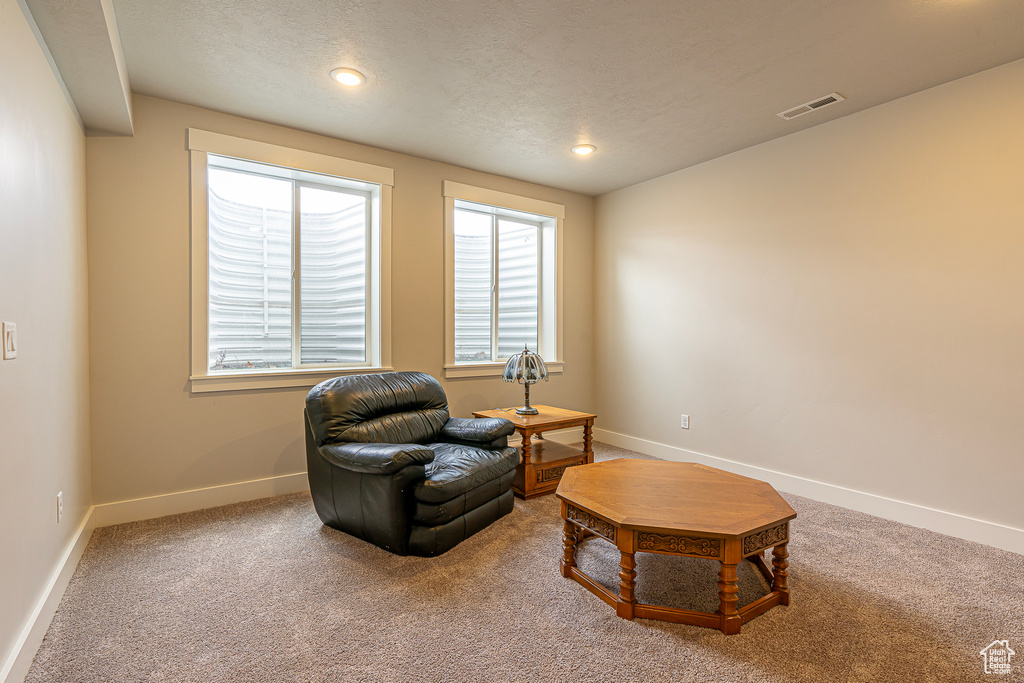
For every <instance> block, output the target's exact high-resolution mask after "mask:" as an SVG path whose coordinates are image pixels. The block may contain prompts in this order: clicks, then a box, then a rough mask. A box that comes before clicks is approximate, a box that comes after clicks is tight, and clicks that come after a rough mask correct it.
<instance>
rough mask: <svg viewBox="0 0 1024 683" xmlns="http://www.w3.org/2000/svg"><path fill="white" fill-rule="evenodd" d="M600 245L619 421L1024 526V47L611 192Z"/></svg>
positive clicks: (609, 411)
mask: <svg viewBox="0 0 1024 683" xmlns="http://www.w3.org/2000/svg"><path fill="white" fill-rule="evenodd" d="M839 106H842V105H839ZM596 252H597V256H596V261H595V277H596V282H597V295H596V296H597V298H596V310H597V311H598V313H597V317H598V321H597V325H596V333H595V336H596V338H597V339H598V344H597V366H598V367H606V366H611V365H613V364H614V366H615V367H616V368H617V370H616V371H615V372H614V373H610V374H607V375H602V379H601V380H599V381H598V387H597V392H598V396H599V402H598V413H600V414H601V423H602V424H601V425H600V426H602V427H605V428H607V429H610V430H613V431H616V432H620V433H623V434H627V435H631V436H634V437H641V438H644V439H649V440H651V441H655V442H659V443H662V444H669V445H671V446H675V447H679V448H683V449H689V450H692V451H696V452H698V453H704V454H708V455H712V456H717V457H720V458H727V459H731V460H735V461H738V462H740V463H746V464H750V465H754V466H758V467H763V468H769V469H772V470H776V471H779V472H783V473H787V474H792V475H797V476H800V477H806V478H809V479H813V480H816V481H820V482H825V483H828V484H835V485H839V486H843V487H848V488H850V489H854V490H857V491H862V492H867V493H874V494H878V495H881V496H887V497H890V498H893V499H896V500H901V501H906V502H910V503H915V504H918V505H923V506H929V507H932V508H936V509H939V510H944V511H948V512H953V513H956V514H960V515H967V516H970V517H976V518H979V519H982V520H987V521H991V522H996V523H1001V524H1004V525H1010V526H1014V527H1017V528H1024V497H1022V496H1021V482H1022V481H1024V459H1022V457H1021V453H1022V448H1024V419H1022V418H1021V411H1022V407H1024V362H1022V352H1024V61H1020V62H1015V63H1011V64H1009V65H1006V66H1003V67H1000V68H996V69H993V70H990V71H987V72H983V73H980V74H977V75H974V76H971V77H968V78H964V79H962V80H959V81H955V82H952V83H949V84H946V85H943V86H940V87H937V88H934V89H931V90H928V91H925V92H922V93H918V94H916V95H912V96H910V97H906V98H903V99H900V100H897V101H895V102H892V103H889V104H886V105H882V106H879V107H875V108H873V109H870V110H866V111H864V112H861V113H858V114H854V115H852V116H849V117H846V118H843V119H839V120H837V121H834V122H831V123H827V124H824V125H821V126H818V127H816V128H813V129H810V130H807V131H805V132H801V133H797V134H794V135H791V136H788V137H786V138H782V139H779V140H776V141H774V142H770V143H766V144H763V145H760V146H758V147H754V148H750V149H747V150H744V151H741V152H737V153H735V154H732V155H729V156H726V157H723V158H720V159H717V160H715V161H711V162H708V163H705V164H701V165H699V166H696V167H693V168H690V169H687V170H683V171H679V172H677V173H673V174H671V175H667V176H664V177H661V178H658V179H655V180H651V181H649V182H645V183H642V184H640V185H636V186H633V187H630V188H627V189H624V190H620V191H618V192H614V193H612V194H609V195H605V196H603V197H600V198H599V199H598V202H597V248H596ZM681 413H688V414H689V415H690V422H691V428H690V429H689V431H684V430H682V429H680V425H679V421H680V414H681Z"/></svg>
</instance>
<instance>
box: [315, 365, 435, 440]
mask: <svg viewBox="0 0 1024 683" xmlns="http://www.w3.org/2000/svg"><path fill="white" fill-rule="evenodd" d="M306 410H307V412H308V413H309V416H310V424H311V425H312V426H313V436H314V438H315V439H316V444H317V445H318V446H322V445H323V444H325V443H338V442H346V441H347V442H360V443H393V444H406V443H409V444H422V443H425V442H427V441H432V440H434V439H435V438H437V435H438V433H439V432H440V431H441V428H442V427H443V426H444V424H445V423H446V422H447V421H448V417H449V414H448V399H447V398H446V397H445V395H444V389H442V388H441V385H440V383H438V381H437V380H436V379H434V378H433V377H431V376H430V375H428V374H426V373H424V372H385V373H380V374H376V375H347V376H344V377H335V378H334V379H331V380H327V381H325V382H321V383H320V384H318V385H316V386H315V387H313V389H312V390H311V391H310V392H309V394H308V395H307V396H306Z"/></svg>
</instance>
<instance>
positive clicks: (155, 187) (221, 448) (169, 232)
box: [88, 96, 594, 503]
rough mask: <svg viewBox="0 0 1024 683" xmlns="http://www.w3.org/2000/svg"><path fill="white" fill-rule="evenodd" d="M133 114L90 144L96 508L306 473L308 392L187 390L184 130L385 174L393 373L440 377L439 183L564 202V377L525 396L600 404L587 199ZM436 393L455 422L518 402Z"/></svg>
mask: <svg viewBox="0 0 1024 683" xmlns="http://www.w3.org/2000/svg"><path fill="white" fill-rule="evenodd" d="M134 114H135V137H134V138H89V140H88V179H89V187H88V205H89V209H88V221H89V259H90V261H89V266H90V289H89V296H90V304H91V309H90V316H91V317H90V323H91V344H92V355H91V363H92V366H91V367H92V377H93V382H92V411H93V422H92V427H93V442H92V445H93V476H94V480H95V490H94V493H95V496H96V502H97V503H104V502H112V501H119V500H126V499H131V498H135V497H143V496H152V495H157V494H162V493H170V492H176V491H184V490H188V489H193V488H199V487H206V486H215V485H219V484H227V483H233V482H239V481H247V480H252V479H258V478H262V477H271V476H275V475H280V474H290V473H294V472H301V471H304V469H305V455H304V451H303V448H304V446H303V441H302V438H303V437H302V421H301V419H302V407H303V398H304V396H305V394H306V391H307V390H306V389H290V390H276V391H245V392H226V393H216V394H191V393H190V391H189V384H188V375H189V344H190V342H189V203H188V155H187V152H186V144H185V143H186V129H187V128H189V127H194V128H200V129H204V130H210V131H214V132H217V133H225V134H229V135H235V136H239V137H245V138H251V139H254V140H260V141H263V142H269V143H273V144H277V145H285V146H289V147H294V148H298V149H305V150H309V151H314V152H320V153H324V154H330V155H335V156H340V157H344V158H348V159H354V160H357V161H362V162H368V163H372V164H378V165H382V166H388V167H391V168H393V169H395V190H394V201H393V207H394V213H393V224H392V249H393V256H392V272H393V285H392V287H393V288H392V299H393V305H392V329H393V365H394V367H395V368H396V369H399V370H413V369H415V370H423V371H425V372H429V373H431V374H432V375H434V376H435V377H438V378H440V377H441V369H442V364H443V362H444V348H443V347H444V327H443V322H444V321H443V317H442V316H443V289H444V274H443V260H444V251H443V248H444V244H443V232H442V230H443V209H444V203H443V199H442V194H441V188H442V182H443V181H444V180H454V181H458V182H462V183H468V184H471V185H478V186H481V187H488V188H491V189H496V190H501V191H504V192H513V193H518V194H523V195H528V196H531V197H536V198H538V199H543V200H546V201H551V202H558V203H562V204H564V205H565V207H566V209H565V210H566V218H565V237H564V240H565V243H564V249H565V256H564V259H565V260H564V271H563V275H564V278H565V309H564V315H565V318H564V321H565V327H566V330H567V333H566V335H565V347H564V348H565V354H564V355H565V374H564V375H561V376H555V377H553V378H552V379H551V381H550V382H548V383H547V384H544V385H542V386H541V387H539V388H537V389H536V390H535V392H534V398H535V399H536V401H537V402H538V403H552V404H556V405H564V406H567V407H577V408H580V409H591V408H593V407H594V398H593V382H592V379H591V367H592V364H593V353H592V342H591V338H590V330H591V329H592V325H593V323H592V308H593V306H592V264H593V200H592V199H591V198H589V197H584V196H581V195H576V194H572V193H569V192H563V191H559V190H554V189H550V188H545V187H540V186H536V185H531V184H528V183H522V182H518V181H513V180H509V179H506V178H500V177H496V176H492V175H487V174H484V173H478V172H475V171H470V170H467V169H463V168H458V167H455V166H449V165H445V164H440V163H436V162H432V161H426V160H423V159H417V158H414V157H409V156H405V155H402V154H396V153H393V152H387V151H384V150H380V149H374V148H370V147H364V146H361V145H355V144H350V143H346V142H342V141H340V140H334V139H330V138H324V137H321V136H317V135H311V134H308V133H302V132H298V131H295V130H291V129H287V128H281V127H279V126H273V125H269V124H264V123H259V122H256V121H250V120H246V119H241V118H237V117H233V116H227V115H224V114H219V113H215V112H211V111H206V110H203V109H198V108H195V107H189V106H185V105H180V104H174V103H171V102H166V101H163V100H157V99H152V98H148V97H140V96H136V97H135V99H134ZM581 331H582V332H581ZM445 390H446V391H447V392H448V397H449V401H450V402H451V406H452V413H453V414H455V415H462V416H468V415H469V413H470V411H472V410H478V409H482V408H487V407H493V406H499V405H513V404H515V403H516V401H517V400H520V397H521V389H518V388H517V387H514V386H511V385H506V384H504V383H502V382H501V381H500V380H499V379H496V378H495V379H481V380H452V381H448V382H446V383H445Z"/></svg>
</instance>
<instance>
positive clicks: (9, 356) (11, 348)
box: [0, 322, 18, 360]
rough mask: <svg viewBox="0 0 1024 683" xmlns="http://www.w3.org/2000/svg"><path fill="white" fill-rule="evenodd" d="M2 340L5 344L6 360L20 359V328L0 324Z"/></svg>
mask: <svg viewBox="0 0 1024 683" xmlns="http://www.w3.org/2000/svg"><path fill="white" fill-rule="evenodd" d="M0 338H2V340H3V344H4V360H14V359H15V358H17V357H18V326H17V325H16V324H14V323H6V322H5V323H0Z"/></svg>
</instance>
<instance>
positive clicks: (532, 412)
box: [516, 406, 540, 415]
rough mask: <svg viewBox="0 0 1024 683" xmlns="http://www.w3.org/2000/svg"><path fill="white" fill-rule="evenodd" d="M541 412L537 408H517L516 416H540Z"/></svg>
mask: <svg viewBox="0 0 1024 683" xmlns="http://www.w3.org/2000/svg"><path fill="white" fill-rule="evenodd" d="M539 414H540V411H539V410H537V409H536V408H531V407H529V406H523V407H522V408H516V415H539Z"/></svg>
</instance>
